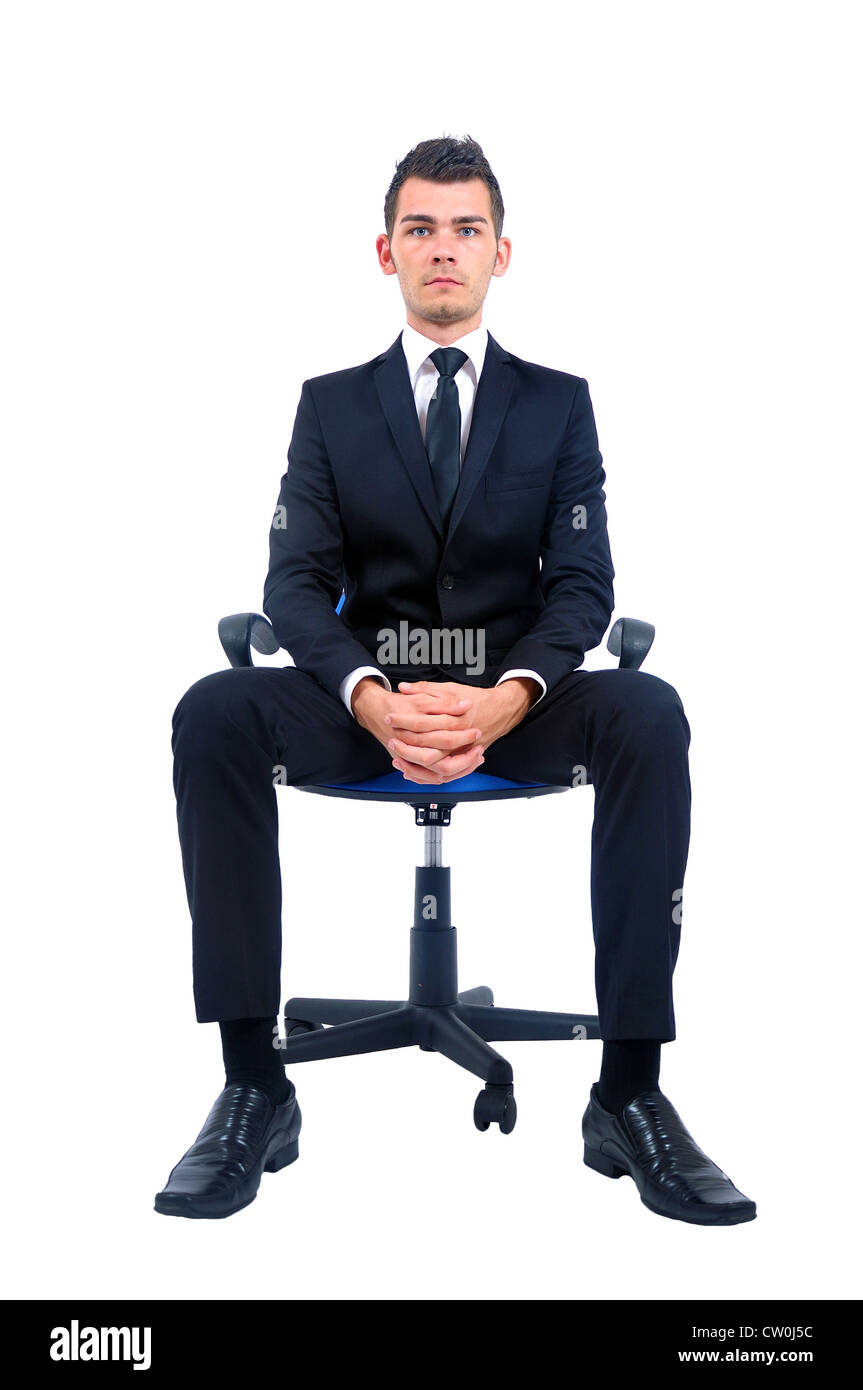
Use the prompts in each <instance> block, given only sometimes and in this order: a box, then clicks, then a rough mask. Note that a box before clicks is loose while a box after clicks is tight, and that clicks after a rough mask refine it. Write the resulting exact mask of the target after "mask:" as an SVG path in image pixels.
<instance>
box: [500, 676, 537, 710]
mask: <svg viewBox="0 0 863 1390" xmlns="http://www.w3.org/2000/svg"><path fill="white" fill-rule="evenodd" d="M512 676H530V677H531V679H532V680H535V681H536V682H537V684H538V685H541V686H542V694H541V695H537V697H536V699H535V700H534V701H533V704H530V705H528V709H533V706H534V705H538V704H539V702H540V700H541V699H542V696H543V695H544V694H545V692H546V691H547V690H548V686H547V685H546V683H545V681H544V680H543V678H542V676H541V675H540V674H539V672H538V671H525V670H522V669H521V668H518V669H517V670H512V671H504V673H503V675H502V676H498V678H497V680H496V681H495V685H500V683H501V681H508V680H510V678H511V677H512Z"/></svg>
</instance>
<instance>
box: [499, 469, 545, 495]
mask: <svg viewBox="0 0 863 1390" xmlns="http://www.w3.org/2000/svg"><path fill="white" fill-rule="evenodd" d="M547 482H548V469H547V468H525V469H522V470H521V471H520V472H517V473H486V475H485V490H486V492H520V491H522V490H523V489H525V488H529V487H545V485H546V483H547Z"/></svg>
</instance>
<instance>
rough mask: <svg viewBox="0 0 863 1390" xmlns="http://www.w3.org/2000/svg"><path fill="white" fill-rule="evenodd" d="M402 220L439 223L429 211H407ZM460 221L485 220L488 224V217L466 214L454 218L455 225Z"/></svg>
mask: <svg viewBox="0 0 863 1390" xmlns="http://www.w3.org/2000/svg"><path fill="white" fill-rule="evenodd" d="M402 222H431V224H432V226H434V225H436V223H437V218H436V217H430V216H429V214H428V213H427V212H408V213H405V215H404V217H400V218H399V223H400V224H401V223H402ZM459 222H483V223H485V225H486V226H488V218H487V217H468V216H467V215H466V214H463V215H462V216H461V217H454V218H453V219H452V223H453V226H456V225H457V224H458V223H459Z"/></svg>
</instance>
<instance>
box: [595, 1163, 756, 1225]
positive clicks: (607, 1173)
mask: <svg viewBox="0 0 863 1390" xmlns="http://www.w3.org/2000/svg"><path fill="white" fill-rule="evenodd" d="M584 1161H585V1163H586V1164H587V1166H588V1168H592V1169H593V1170H594V1172H596V1173H602V1175H603V1177H606V1178H632V1181H633V1182H634V1183H635V1186H636V1188H637V1189H638V1194H639V1196H640V1197H641V1200H642V1202H643V1203H644V1205H645V1206H646V1207H647V1208H648V1210H649V1211H652V1212H655V1214H656V1215H657V1216H664V1217H666V1218H667V1219H668V1220H670V1221H684V1222H686V1224H687V1225H688V1226H739V1225H741V1224H742V1223H743V1222H744V1221H754V1219H755V1217H756V1216H757V1215H758V1213H757V1211H756V1209H755V1207H754V1205H753V1208H752V1210H751V1211H748V1210H746V1209H744V1210H742V1211H736V1212H735V1211H721V1212H720V1213H719V1214H717V1215H707V1214H705V1215H704V1216H684V1215H683V1214H682V1213H680V1212H673V1211H665V1210H664V1209H663V1208H662V1207H657V1206H654V1204H653V1202H650V1201H648V1199H647V1197H646V1196H645V1195H644V1193H643V1192H642V1191H641V1189H640V1188H639V1187H638V1183H637V1182H636V1180H635V1177H634V1175H633V1173H632V1169H631V1168H623V1167H621V1165H620V1163H618V1162H617V1160H616V1159H613V1158H609V1156H608V1154H604V1153H602V1152H601V1151H600V1150H599V1149H593V1148H591V1147H590V1145H589V1144H585V1146H584Z"/></svg>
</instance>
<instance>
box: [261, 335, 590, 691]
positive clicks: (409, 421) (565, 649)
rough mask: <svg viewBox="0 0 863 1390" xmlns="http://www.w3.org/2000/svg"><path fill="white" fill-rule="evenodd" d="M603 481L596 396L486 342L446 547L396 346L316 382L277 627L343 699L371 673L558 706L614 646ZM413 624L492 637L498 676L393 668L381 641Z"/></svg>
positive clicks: (292, 460) (284, 530) (279, 524)
mask: <svg viewBox="0 0 863 1390" xmlns="http://www.w3.org/2000/svg"><path fill="white" fill-rule="evenodd" d="M604 482H605V473H604V471H603V467H602V455H601V454H600V452H599V445H598V440H597V434H596V425H595V422H594V417H593V407H592V404H591V400H590V395H589V392H588V388H587V381H586V380H585V379H584V378H583V377H578V376H572V375H570V374H569V373H568V372H562V371H555V370H553V369H552V368H549V367H542V366H539V365H537V364H536V363H533V362H525V361H523V360H522V358H520V357H516V356H514V355H513V354H512V353H509V352H505V351H504V349H503V348H502V347H501V346H500V345H499V344H498V343H497V342H496V341H495V339H494V338H493V337H492V335H491V334H490V333H489V335H488V346H487V349H486V355H485V361H484V363H483V369H482V373H481V375H480V379H479V385H478V388H477V392H476V397H475V400H474V408H473V415H472V419H471V426H470V432H469V435H468V442H467V448H466V451H465V458H464V462H463V465H462V471H461V479H460V483H459V489H458V492H457V494H456V498H455V502H454V505H453V509H452V514H451V517H450V521H449V525H448V527H447V530H446V533H444V529H443V526H442V523H441V516H440V512H439V509H438V505H437V500H436V497H435V490H434V484H433V481H432V476H431V469H430V465H429V461H428V456H427V454H426V452H425V447H424V444H423V439H422V433H421V431H420V425H419V420H418V418H417V410H416V405H415V402H414V396H413V391H412V389H411V382H410V376H409V373H408V367H407V361H406V359H405V355H404V351H403V349H402V344H401V334H399V336H398V338H396V340H395V342H394V343H393V344H392V346H391V347H390V348H389V350H388V351H387V352H384V353H381V354H380V356H378V357H374V358H372V360H371V361H370V362H365V363H363V364H362V366H359V367H350V368H348V369H347V370H344V371H338V372H327V373H325V374H324V375H323V376H317V377H312V378H309V379H307V380H306V381H304V382H303V385H302V390H301V393H300V400H299V404H298V406H297V414H296V419H295V422H294V430H293V436H292V438H291V443H290V446H289V448H288V467H287V471H286V472H285V474H284V476H283V478H282V482H281V490H280V492H279V499H278V504H277V507H276V512H275V515H274V517H273V525H272V528H271V531H270V567H269V572H268V574H267V578H266V582H265V585H264V612H265V613H266V615H267V617H268V618H269V619H270V622H271V623H272V625H273V629H274V631H275V634H276V637H277V638H278V640H279V642H280V643H281V645H282V646H283V647H284V648H285V649H286V650H287V651H288V652H289V653H290V655H291V656H292V658H293V660H294V663H295V665H296V666H298V667H299V668H300V669H301V670H303V671H307V672H309V673H310V674H311V675H312V676H314V677H315V678H316V679H317V680H318V681H319V682H320V684H321V685H323V686H324V687H325V688H326V689H328V690H330V691H331V692H332V693H333V694H335V695H338V689H339V685H340V683H341V681H342V680H343V678H344V677H345V676H346V675H348V673H349V672H350V671H352V670H353V669H354V668H355V667H357V666H363V665H374V666H378V667H379V668H380V669H381V670H383V671H385V672H386V674H387V676H388V677H389V679H390V681H391V682H392V685H393V688H394V689H397V682H398V681H399V680H405V679H410V680H421V679H441V678H445V679H448V680H455V681H460V682H463V683H464V684H466V685H471V684H473V685H484V686H488V685H493V684H494V683H495V681H496V680H497V677H498V676H499V675H500V674H501V673H502V672H503V671H504V670H506V669H507V668H509V667H519V666H520V667H530V668H531V669H533V670H535V671H538V672H539V674H540V675H541V676H542V677H543V679H544V680H545V682H546V685H547V687H548V689H549V691H550V690H551V689H552V688H553V687H554V686H555V684H556V683H557V682H558V681H559V680H561V678H562V677H563V676H565V675H567V673H568V672H570V671H572V670H574V669H575V668H576V667H578V666H580V665H581V663H582V662H583V660H584V654H585V652H587V651H589V650H590V649H591V648H592V647H595V646H596V645H597V644H598V643H599V642H600V641H601V639H602V636H603V633H604V632H605V630H606V628H607V627H608V624H609V621H610V618H611V613H612V609H613V607H614V593H613V588H612V581H613V578H614V569H613V566H612V562H611V552H610V549H609V543H608V533H607V528H606V511H605V493H604V491H603V483H604ZM574 508H583V509H584V511H583V512H580V511H575V512H574V510H573V509H574ZM574 521H575V522H576V524H575V525H574V524H573V522H574ZM540 562H541V563H540ZM342 589H344V591H345V602H344V605H343V607H342V610H341V612H340V613H339V614H337V613H336V612H335V606H336V604H337V602H338V600H339V596H340V594H341V592H342ZM405 621H407V623H408V624H409V630H410V631H413V630H415V629H424V630H425V631H427V632H431V631H432V630H433V629H468V628H471V629H483V631H484V646H485V663H486V665H485V670H484V671H483V672H482V673H481V674H478V673H477V672H476V671H472V670H470V669H469V667H470V665H471V662H470V661H466V662H464V663H463V664H461V665H423V666H418V665H411V664H409V662H407V661H406V662H405V663H403V664H401V665H393V664H386V665H382V664H381V661H380V660H379V658H378V649H379V647H380V642H381V638H380V637H379V635H378V634H379V633H380V632H381V631H382V630H383V629H394V630H395V631H397V632H398V631H399V625H400V623H403V622H405ZM402 631H404V629H402ZM402 654H403V653H402V652H399V653H398V655H399V656H401V655H402ZM474 664H475V663H474Z"/></svg>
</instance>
